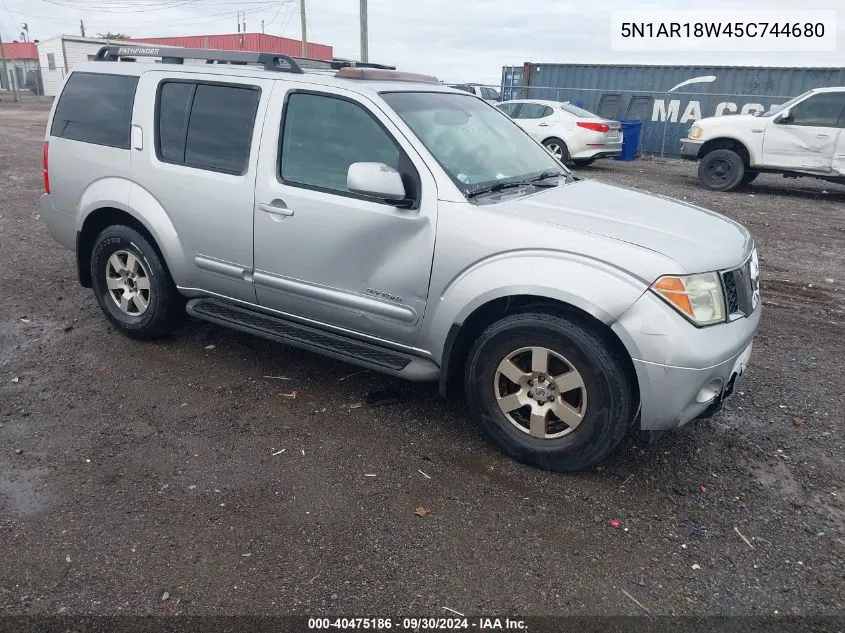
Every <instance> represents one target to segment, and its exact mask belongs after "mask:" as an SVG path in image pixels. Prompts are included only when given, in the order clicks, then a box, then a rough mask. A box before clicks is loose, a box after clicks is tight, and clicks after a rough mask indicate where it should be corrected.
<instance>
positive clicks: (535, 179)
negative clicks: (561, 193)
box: [466, 171, 566, 198]
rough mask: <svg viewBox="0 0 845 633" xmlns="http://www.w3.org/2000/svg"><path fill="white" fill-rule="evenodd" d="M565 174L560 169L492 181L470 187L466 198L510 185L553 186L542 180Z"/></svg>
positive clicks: (507, 187) (506, 187) (499, 189)
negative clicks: (486, 185)
mask: <svg viewBox="0 0 845 633" xmlns="http://www.w3.org/2000/svg"><path fill="white" fill-rule="evenodd" d="M565 175H566V174H565V173H563V172H560V171H544V172H543V173H542V174H540V175H538V176H532V177H531V178H524V179H523V180H503V181H501V182H497V183H494V184H492V185H490V186H488V187H480V188H478V189H470V190H469V191H467V193H466V196H467V198H475V197H476V196H480V195H481V194H484V193H493V192H495V191H501V190H502V189H510V188H512V187H525V186H527V185H532V186H534V187H554V186H555V185H554V184H552V183H544V182H542V181H544V180H548V179H549V178H558V177H561V176H565Z"/></svg>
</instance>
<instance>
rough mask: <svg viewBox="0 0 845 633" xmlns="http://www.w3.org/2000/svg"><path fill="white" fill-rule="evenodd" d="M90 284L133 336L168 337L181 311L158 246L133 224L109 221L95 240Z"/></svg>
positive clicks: (125, 331)
mask: <svg viewBox="0 0 845 633" xmlns="http://www.w3.org/2000/svg"><path fill="white" fill-rule="evenodd" d="M91 286H92V288H93V290H94V294H95V296H96V297H97V302H98V303H99V304H100V308H101V309H102V310H103V313H104V314H105V315H106V317H107V318H108V319H109V321H111V322H112V324H113V325H114V326H115V327H116V328H117V329H118V330H119V331H120V332H121V333H122V334H125V335H126V336H129V337H131V338H135V339H141V340H151V339H155V338H158V337H160V336H164V335H165V334H168V333H169V332H171V331H172V330H173V329H174V328H175V327H176V325H177V324H178V320H179V317H180V316H181V314H182V311H181V307H182V300H181V296H180V295H179V293H178V291H177V290H176V287H175V285H174V284H173V280H172V279H171V278H170V275H169V274H168V272H167V269H166V268H165V266H164V264H163V263H162V261H161V259H160V257H159V255H158V253H157V251H156V250H155V249H154V248H153V247H152V245H151V244H150V243H149V241H147V239H146V238H145V237H144V236H143V235H141V234H140V233H139V232H138V231H136V230H135V229H133V228H130V227H128V226H123V225H114V226H110V227H108V228H106V229H104V230H103V231H102V232H101V233H100V234H99V235H98V236H97V237H96V239H95V240H94V248H93V251H92V253H91Z"/></svg>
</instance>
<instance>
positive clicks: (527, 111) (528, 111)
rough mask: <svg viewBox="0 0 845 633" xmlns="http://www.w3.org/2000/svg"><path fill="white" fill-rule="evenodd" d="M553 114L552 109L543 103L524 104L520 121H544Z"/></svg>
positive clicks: (520, 113) (519, 116)
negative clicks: (544, 118)
mask: <svg viewBox="0 0 845 633" xmlns="http://www.w3.org/2000/svg"><path fill="white" fill-rule="evenodd" d="M551 113H552V109H551V108H550V107H548V106H544V105H543V104H542V103H523V104H522V107H521V108H520V109H519V114H518V115H517V117H516V118H518V119H542V118H543V117H547V116H549V115H550V114H551Z"/></svg>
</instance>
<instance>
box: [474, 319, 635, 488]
mask: <svg viewBox="0 0 845 633" xmlns="http://www.w3.org/2000/svg"><path fill="white" fill-rule="evenodd" d="M464 379H465V383H466V393H467V400H468V404H469V408H470V411H471V412H472V414H473V415H474V417H476V418H477V419H478V421H479V422H480V424H481V428H482V429H483V431H484V432H485V434H486V435H487V436H488V438H489V439H491V440H492V441H493V442H494V443H495V444H497V445H499V446H500V447H501V448H502V450H503V451H504V452H505V453H507V454H508V455H510V456H511V457H513V458H514V459H516V460H518V461H521V462H523V463H526V464H530V465H532V466H537V467H539V468H544V469H547V470H555V471H561V472H566V471H575V470H581V469H584V468H587V467H589V466H591V465H593V464H595V463H597V462H599V461H600V460H601V459H603V458H604V457H605V456H606V455H607V454H608V453H610V451H612V450H613V449H614V448H615V447H616V445H617V444H618V443H619V441H620V440H621V439H622V438H623V437H624V435H625V432H626V430H627V428H628V426H629V424H630V422H631V420H632V419H633V416H634V414H635V413H636V411H635V406H636V405H635V398H634V396H633V395H632V388H631V384H630V382H629V378H628V372H626V370H625V366H624V364H623V363H622V361H621V359H619V358H618V357H617V356H616V355H615V354H614V353H613V352H612V351H611V349H610V347H609V346H608V345H607V343H606V342H605V341H604V340H603V339H602V338H601V337H600V336H599V335H598V334H596V333H594V332H593V331H591V330H589V329H587V328H585V327H583V326H581V325H579V324H577V323H574V322H572V321H569V320H567V319H565V318H561V317H557V316H552V315H549V314H542V313H524V314H514V315H511V316H509V317H506V318H504V319H502V320H500V321H497V322H496V323H494V324H493V325H491V326H490V327H488V328H487V329H486V330H485V331H484V332H483V333H482V334H481V336H480V337H479V338H478V340H477V341H476V342H475V344H474V345H473V348H472V350H471V351H470V354H469V358H468V361H467V364H466V373H465V376H464Z"/></svg>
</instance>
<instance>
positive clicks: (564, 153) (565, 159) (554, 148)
mask: <svg viewBox="0 0 845 633" xmlns="http://www.w3.org/2000/svg"><path fill="white" fill-rule="evenodd" d="M543 146H544V147H545V148H546V149H547V150H549V151H550V152H551V153H552V155H553V156H554V157H555V158H557V159H558V160H559V161H560V162H562V163H563V164H564V165H567V164H568V163H569V148H568V147H567V146H566V143H564V142H563V141H561V140H560V139H559V138H555V137H552V138H547V139H546V140H545V141H543Z"/></svg>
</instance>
